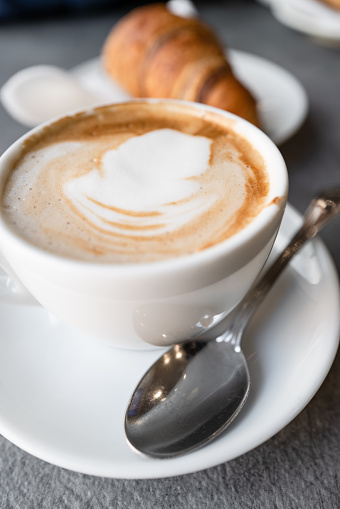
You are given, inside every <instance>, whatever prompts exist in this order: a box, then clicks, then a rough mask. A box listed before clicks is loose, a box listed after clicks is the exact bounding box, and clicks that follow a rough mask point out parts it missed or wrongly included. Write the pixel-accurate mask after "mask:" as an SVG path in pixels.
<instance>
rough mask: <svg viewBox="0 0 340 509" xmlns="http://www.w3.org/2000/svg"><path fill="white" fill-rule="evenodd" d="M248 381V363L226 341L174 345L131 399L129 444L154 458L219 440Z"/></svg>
mask: <svg viewBox="0 0 340 509" xmlns="http://www.w3.org/2000/svg"><path fill="white" fill-rule="evenodd" d="M211 380H214V384H211ZM160 381H162V382H161V383H160ZM249 382H250V380H249V371H248V366H247V361H246V359H245V357H244V355H243V353H242V351H241V350H240V349H235V346H234V345H233V344H231V343H230V342H225V341H218V339H216V340H212V341H199V340H198V341H191V342H189V343H183V344H181V345H176V346H175V347H174V348H172V349H171V350H170V351H169V352H167V353H166V354H164V355H163V356H162V357H161V358H160V359H158V360H157V361H156V362H155V364H153V366H152V367H151V368H150V370H149V371H148V372H147V374H146V376H145V377H144V378H143V380H142V381H141V383H140V384H139V386H138V390H137V391H136V392H135V393H134V395H133V397H132V400H131V402H130V405H129V409H128V414H127V419H128V421H127V422H128V430H129V441H130V444H131V445H132V446H133V447H134V448H135V449H137V450H139V451H140V450H142V451H143V453H145V454H147V455H150V456H157V457H163V456H164V457H169V456H174V455H177V454H178V453H180V452H181V451H182V450H183V449H185V450H186V451H189V450H193V449H195V448H196V447H197V437H201V436H207V437H210V436H217V435H218V434H219V433H221V432H222V431H223V430H224V429H225V428H226V427H227V426H228V425H229V424H230V422H231V421H232V420H233V419H234V417H236V415H237V414H238V412H239V411H240V409H241V408H242V406H243V404H244V402H245V400H246V398H247V395H248V392H249ZM226 394H233V397H232V398H229V399H226ZM188 408H190V411H189V412H188V411H187V410H188ZM164 414H166V415H167V418H166V420H164ZM207 440H208V438H207ZM200 445H203V444H200Z"/></svg>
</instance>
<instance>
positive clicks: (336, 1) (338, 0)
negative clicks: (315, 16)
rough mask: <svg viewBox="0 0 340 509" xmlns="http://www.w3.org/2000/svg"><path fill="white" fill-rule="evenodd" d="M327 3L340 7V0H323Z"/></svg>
mask: <svg viewBox="0 0 340 509" xmlns="http://www.w3.org/2000/svg"><path fill="white" fill-rule="evenodd" d="M322 1H323V2H324V3H325V4H328V5H329V6H330V7H333V8H334V9H340V0H322Z"/></svg>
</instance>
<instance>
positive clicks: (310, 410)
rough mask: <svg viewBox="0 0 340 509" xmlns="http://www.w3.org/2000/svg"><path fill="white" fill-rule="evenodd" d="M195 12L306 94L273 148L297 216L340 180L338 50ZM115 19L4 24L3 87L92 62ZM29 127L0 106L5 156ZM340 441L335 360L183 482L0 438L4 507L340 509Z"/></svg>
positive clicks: (204, 8)
mask: <svg viewBox="0 0 340 509" xmlns="http://www.w3.org/2000/svg"><path fill="white" fill-rule="evenodd" d="M198 5H199V8H200V11H201V14H202V16H203V18H205V19H206V20H207V21H208V22H209V23H211V24H212V25H213V26H214V27H215V28H216V29H217V30H218V31H219V32H220V34H221V36H222V38H223V40H224V41H225V43H226V44H227V45H228V46H230V47H232V48H236V49H240V50H243V51H248V52H252V53H254V54H256V55H260V56H262V57H264V58H267V59H269V60H272V61H274V62H276V63H277V64H279V65H281V66H283V67H284V68H286V69H287V70H289V71H290V72H292V73H293V74H294V75H295V76H296V77H297V78H298V79H299V80H300V81H301V83H302V84H303V86H304V87H305V89H306V91H307V93H308V96H309V100H310V112H309V115H308V118H307V120H306V122H305V124H304V125H303V127H302V128H301V129H300V131H299V132H298V133H297V134H296V135H295V136H294V137H292V138H291V139H290V140H289V141H288V142H286V143H285V144H284V145H283V146H281V147H280V148H281V150H282V153H283V155H284V157H285V159H286V162H287V165H288V168H289V175H290V192H289V200H290V202H291V203H292V204H293V205H294V206H295V207H296V208H297V209H298V210H300V211H303V210H304V208H305V206H306V205H307V202H308V200H309V199H310V197H311V195H312V194H313V193H314V192H315V191H317V190H318V189H320V188H322V187H326V186H327V187H328V186H332V185H339V184H340V50H339V49H335V48H330V47H326V46H322V45H319V44H316V43H315V42H314V41H313V40H311V39H309V38H308V37H306V36H305V35H303V34H301V33H298V32H295V31H293V30H291V29H289V28H287V27H285V26H283V25H281V24H280V23H278V22H277V21H276V20H275V19H274V18H273V17H272V15H271V14H270V12H269V10H268V9H267V8H265V7H263V6H262V5H260V4H258V3H255V2H252V1H236V0H235V1H229V2H228V1H225V2H214V1H209V2H206V3H205V2H202V3H199V4H198ZM120 15H121V12H120V11H118V10H114V9H112V10H111V11H106V12H97V13H92V14H91V15H89V14H87V15H82V16H80V15H78V16H68V17H54V18H41V19H30V20H26V21H25V20H21V21H13V22H11V23H2V24H0V49H1V51H0V86H1V85H2V84H3V83H4V82H5V81H6V80H7V79H8V78H9V77H10V76H11V75H12V74H13V73H15V72H16V71H18V70H19V69H21V68H24V67H26V66H29V65H34V64H41V63H44V64H52V65H59V66H62V67H65V68H71V67H73V66H75V65H77V64H79V63H81V62H83V61H85V60H87V59H91V58H93V57H96V56H97V55H98V54H99V52H100V49H101V46H102V43H103V40H104V37H105V36H106V34H107V33H108V31H109V29H110V28H111V26H112V25H113V24H114V22H115V21H116V20H117V19H118V17H119V16H120ZM25 131H26V128H25V127H23V126H21V125H19V124H18V123H17V122H15V121H14V120H13V119H12V118H10V117H9V116H8V115H7V113H6V112H5V111H4V109H3V108H2V107H0V133H1V135H0V152H3V151H4V150H5V149H6V148H7V147H8V146H9V145H10V144H11V143H12V142H13V141H14V140H15V139H16V138H18V137H19V136H20V135H21V134H23V133H24V132H25ZM339 231H340V224H339V222H337V223H333V224H332V225H330V226H329V227H328V229H327V230H326V231H325V233H323V234H322V237H323V239H324V241H325V243H326V245H327V246H328V248H329V250H330V252H331V254H332V256H333V258H334V260H335V264H336V266H337V269H338V270H339V269H340V234H339ZM0 331H1V324H0ZM0 333H1V332H0ZM339 444H340V358H339V355H338V356H337V357H336V359H335V362H334V364H333V366H332V368H331V370H330V372H329V374H328V376H327V378H326V380H325V382H324V383H323V385H322V387H321V388H320V389H319V391H318V392H317V394H316V395H315V397H314V398H313V399H312V401H311V402H310V403H309V404H308V405H307V407H306V408H305V409H304V410H303V411H302V412H301V413H300V414H299V415H298V416H297V417H296V418H295V419H294V420H293V421H292V422H291V423H290V424H289V425H288V426H286V428H284V429H283V430H282V431H281V432H279V433H278V434H277V435H276V436H274V437H273V438H271V439H270V440H268V441H267V442H266V443H264V444H263V445H261V446H259V447H257V448H256V449H255V450H252V451H250V452H248V453H247V454H245V455H243V456H241V457H239V458H237V459H235V460H233V461H230V462H228V463H225V464H222V465H219V466H216V467H214V468H210V469H208V470H205V471H201V472H197V473H192V474H189V475H185V476H180V477H173V478H165V479H155V480H117V479H106V478H100V477H92V476H89V475H83V474H79V473H75V472H70V471H67V470H64V469H63V468H60V467H56V466H53V465H51V464H48V463H45V462H44V461H42V460H39V459H36V458H35V457H33V456H31V455H29V454H28V453H26V452H24V451H22V450H20V449H19V448H18V447H17V446H15V445H13V444H11V443H10V442H9V441H8V440H6V439H5V438H3V437H0V507H1V509H5V508H6V509H12V508H13V509H14V508H15V509H19V508H20V509H24V508H25V509H38V508H39V509H52V508H53V509H59V508H60V509H61V508H72V509H78V508H79V509H80V508H109V507H112V508H119V509H120V508H129V509H134V508H143V509H144V508H145V509H149V508H150V509H151V508H155V507H156V508H164V509H170V508H171V509H175V508H188V509H189V508H190V509H194V508H195V509H198V508H200V509H213V508H214V509H218V508H228V509H229V508H230V509H246V508H261V509H274V508H277V509H278V508H280V509H288V508H294V509H307V508H314V509H319V508H320V509H321V508H322V509H336V508H338V507H340V494H339V488H340V484H339V472H340V445H339Z"/></svg>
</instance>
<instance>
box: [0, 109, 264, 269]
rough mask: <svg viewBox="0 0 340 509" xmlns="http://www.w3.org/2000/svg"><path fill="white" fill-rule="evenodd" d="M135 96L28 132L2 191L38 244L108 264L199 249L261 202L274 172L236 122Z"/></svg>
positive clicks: (11, 212)
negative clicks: (237, 130) (237, 129)
mask: <svg viewBox="0 0 340 509" xmlns="http://www.w3.org/2000/svg"><path fill="white" fill-rule="evenodd" d="M186 110H187V109H186V108H184V109H183V108H182V107H178V109H176V108H173V107H172V106H169V107H168V106H164V105H163V107H161V108H160V107H159V105H150V104H138V105H133V104H131V105H129V106H128V105H121V106H120V105H119V106H114V107H112V108H110V107H104V108H99V109H98V112H96V111H95V112H94V114H93V115H85V116H80V117H76V118H75V119H72V118H70V119H69V118H67V117H66V118H65V119H64V120H63V121H62V122H61V124H60V123H58V122H56V124H55V125H53V124H52V125H51V127H49V128H47V130H46V128H45V130H43V131H42V132H41V133H40V134H39V136H38V137H36V136H35V135H33V136H32V138H29V139H28V140H26V142H25V144H24V146H23V150H22V153H21V157H20V158H19V159H18V161H17V162H15V163H13V168H12V169H11V172H10V174H9V177H8V178H7V181H6V183H5V187H4V190H3V192H2V197H1V207H2V211H3V213H4V215H5V218H6V220H7V221H8V223H9V224H10V225H11V226H12V227H13V229H15V230H16V231H17V233H18V234H19V235H21V236H22V237H24V238H25V239H27V240H28V241H29V242H31V243H32V244H35V245H37V246H39V247H41V248H42V249H46V250H48V251H50V252H53V253H55V254H59V255H61V256H66V257H70V258H75V259H80V260H87V261H95V262H103V263H136V262H150V261H157V260H163V259H167V258H173V257H177V256H182V255H185V254H189V253H193V252H197V251H201V250H203V249H206V248H208V247H210V246H213V245H214V244H217V243H219V242H222V241H223V240H225V239H227V238H228V237H230V236H231V235H234V234H235V233H237V232H238V231H239V230H240V229H242V228H244V227H245V226H246V225H247V224H248V223H249V222H251V221H252V220H253V219H254V217H256V215H257V214H258V213H259V212H260V211H261V209H262V208H263V206H264V204H265V202H266V198H267V195H268V190H269V184H268V182H269V180H268V174H267V171H266V168H265V164H264V161H263V159H262V158H261V156H260V155H259V154H258V152H257V151H256V150H255V149H253V147H251V145H250V144H249V143H248V142H247V141H246V140H243V139H242V138H240V137H239V136H238V135H236V134H235V133H234V132H233V131H232V128H231V127H230V125H224V124H220V123H219V122H217V123H215V122H214V119H206V118H203V117H201V116H195V114H194V113H193V112H192V111H189V113H188V112H187V111H186Z"/></svg>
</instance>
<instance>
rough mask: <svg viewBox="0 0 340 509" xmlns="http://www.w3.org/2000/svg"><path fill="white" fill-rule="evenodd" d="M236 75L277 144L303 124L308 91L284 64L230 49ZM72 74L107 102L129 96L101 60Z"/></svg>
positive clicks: (81, 66) (84, 65) (85, 65)
mask: <svg viewBox="0 0 340 509" xmlns="http://www.w3.org/2000/svg"><path fill="white" fill-rule="evenodd" d="M228 55H229V58H230V61H231V63H232V66H233V69H234V71H235V74H236V76H237V77H238V78H239V79H240V80H241V81H242V82H243V83H244V84H245V85H246V86H247V88H248V89H249V90H250V91H251V92H252V93H253V94H254V96H255V97H256V99H257V101H258V108H259V114H260V118H261V124H262V126H263V129H264V131H265V132H266V133H267V134H268V135H269V136H270V138H271V139H272V140H273V141H274V142H275V143H276V144H277V145H279V144H281V143H283V142H285V141H286V140H288V139H289V138H290V137H291V136H292V135H293V134H294V133H295V132H296V131H297V130H298V129H299V127H300V126H301V125H302V123H303V121H304V120H305V118H306V115H307V112H308V98H307V94H306V92H305V90H304V88H303V87H302V85H301V84H300V82H299V81H298V80H297V79H296V78H295V77H294V76H293V75H292V74H290V73H289V72H288V71H286V70H285V69H283V68H282V67H280V66H278V65H276V64H274V63H273V62H270V61H269V60H266V59H264V58H261V57H258V56H256V55H252V54H250V53H245V52H242V51H236V50H229V51H228ZM73 75H74V76H75V77H76V78H77V79H78V80H79V81H80V82H81V83H82V84H83V86H84V87H85V88H86V89H87V90H88V91H90V92H92V93H93V94H98V95H99V94H101V97H102V99H103V101H104V102H107V101H122V100H126V99H128V98H130V96H129V95H128V94H127V93H126V92H125V91H124V90H122V88H120V87H119V86H118V85H116V84H115V83H113V81H112V80H111V79H109V78H108V76H106V75H105V73H104V72H103V70H102V69H101V67H100V62H99V59H94V60H90V61H88V62H85V63H83V64H81V65H79V66H77V67H76V68H75V69H73Z"/></svg>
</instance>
